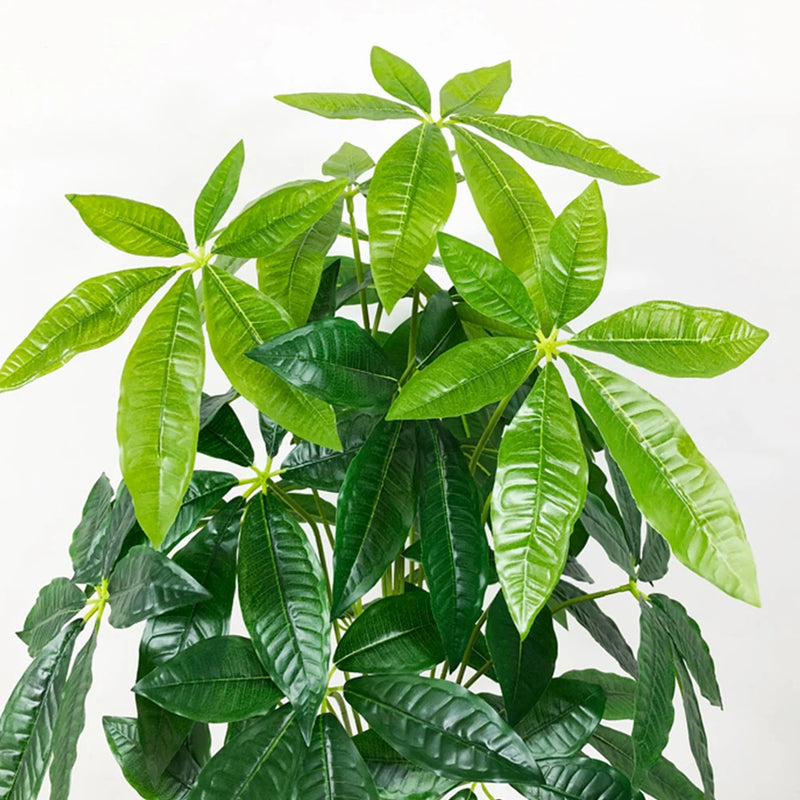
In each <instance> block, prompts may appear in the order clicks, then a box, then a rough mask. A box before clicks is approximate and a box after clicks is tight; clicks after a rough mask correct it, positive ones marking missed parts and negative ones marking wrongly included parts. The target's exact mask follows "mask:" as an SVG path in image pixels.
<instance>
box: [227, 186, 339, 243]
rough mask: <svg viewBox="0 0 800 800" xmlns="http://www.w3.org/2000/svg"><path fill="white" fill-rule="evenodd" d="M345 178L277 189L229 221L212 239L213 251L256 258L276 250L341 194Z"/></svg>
mask: <svg viewBox="0 0 800 800" xmlns="http://www.w3.org/2000/svg"><path fill="white" fill-rule="evenodd" d="M346 185H347V181H346V180H345V179H344V178H336V179H334V180H332V181H302V182H300V183H296V184H289V185H287V186H283V187H281V188H279V189H276V190H275V191H273V192H270V193H269V194H267V195H265V196H264V197H261V198H259V199H258V200H256V201H255V202H254V203H253V204H252V205H250V206H248V207H247V208H246V209H245V210H244V211H243V212H242V213H241V214H239V216H238V217H236V218H235V219H233V220H231V222H230V223H229V224H228V226H227V227H226V228H225V230H224V231H223V232H222V233H221V234H220V235H219V236H218V237H217V240H216V241H215V242H214V248H213V252H214V253H222V254H223V255H229V256H239V257H241V258H259V257H260V256H268V255H270V254H271V253H275V252H277V251H278V250H280V249H281V248H282V247H286V245H288V244H289V243H290V242H291V241H293V240H294V239H296V238H297V237H298V236H300V234H302V233H303V232H304V231H306V230H307V229H308V228H310V227H311V226H312V225H313V224H314V223H315V222H316V221H317V220H319V219H321V218H322V216H323V215H325V214H326V213H327V212H328V211H329V210H330V209H331V207H332V206H333V205H334V203H335V202H336V201H337V200H338V199H339V198H340V197H341V195H342V191H343V190H344V188H345V186H346Z"/></svg>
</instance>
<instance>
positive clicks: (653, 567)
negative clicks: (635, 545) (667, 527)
mask: <svg viewBox="0 0 800 800" xmlns="http://www.w3.org/2000/svg"><path fill="white" fill-rule="evenodd" d="M669 556H670V549H669V544H667V540H666V539H665V538H664V537H663V536H662V535H661V534H660V533H659V532H658V531H657V530H656V529H655V528H653V527H651V526H650V525H648V526H647V536H646V537H645V540H644V547H643V548H642V563H641V564H640V565H639V580H640V581H657V580H658V579H659V578H663V577H664V576H665V575H666V574H667V570H668V569H669Z"/></svg>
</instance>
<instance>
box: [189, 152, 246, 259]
mask: <svg viewBox="0 0 800 800" xmlns="http://www.w3.org/2000/svg"><path fill="white" fill-rule="evenodd" d="M243 166H244V142H243V141H241V140H239V141H238V142H237V143H236V144H235V145H234V146H233V148H232V149H231V151H230V152H229V153H228V154H227V155H226V156H225V158H223V159H222V161H220V163H219V164H218V165H217V166H216V167H215V169H214V171H213V172H212V173H211V177H210V178H209V179H208V181H207V182H206V185H205V186H203V188H202V190H201V191H200V194H199V196H198V198H197V202H196V203H195V204H194V236H195V239H196V241H197V244H198V245H201V244H205V241H206V239H208V237H209V236H210V235H211V233H212V232H213V231H214V229H215V228H216V227H217V223H219V221H220V220H221V219H222V217H223V216H224V215H225V212H226V211H227V210H228V208H229V207H230V204H231V203H232V202H233V198H234V196H235V195H236V190H237V189H238V188H239V176H240V175H241V174H242V167H243Z"/></svg>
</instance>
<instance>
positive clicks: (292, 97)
mask: <svg viewBox="0 0 800 800" xmlns="http://www.w3.org/2000/svg"><path fill="white" fill-rule="evenodd" d="M275 99H276V100H279V101H280V102H281V103H286V105H287V106H292V107H293V108H299V109H300V110H301V111H310V112H311V113H312V114H317V115H318V116H320V117H327V118H328V119H373V120H381V119H408V118H411V119H418V118H419V115H418V114H417V112H416V111H414V109H413V108H409V107H408V106H406V105H403V104H402V103H395V102H394V100H386V99H385V98H383V97H376V96H375V95H372V94H345V93H342V92H300V93H298V94H277V95H275Z"/></svg>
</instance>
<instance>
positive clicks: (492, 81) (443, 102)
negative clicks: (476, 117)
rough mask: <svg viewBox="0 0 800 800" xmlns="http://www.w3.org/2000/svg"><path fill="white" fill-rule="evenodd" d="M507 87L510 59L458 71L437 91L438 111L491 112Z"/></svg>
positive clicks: (508, 86)
mask: <svg viewBox="0 0 800 800" xmlns="http://www.w3.org/2000/svg"><path fill="white" fill-rule="evenodd" d="M510 87H511V62H510V61H503V62H502V63H501V64H495V65H494V66H492V67H481V68H480V69H475V70H472V71H471V72H461V73H459V74H458V75H456V76H455V77H453V78H450V80H449V81H447V83H445V85H444V86H442V88H441V89H440V91H439V105H440V111H441V114H442V116H443V117H449V116H450V115H451V114H492V113H494V112H495V111H497V109H498V108H500V103H502V102H503V97H505V94H506V92H507V91H508V90H509V88H510Z"/></svg>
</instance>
